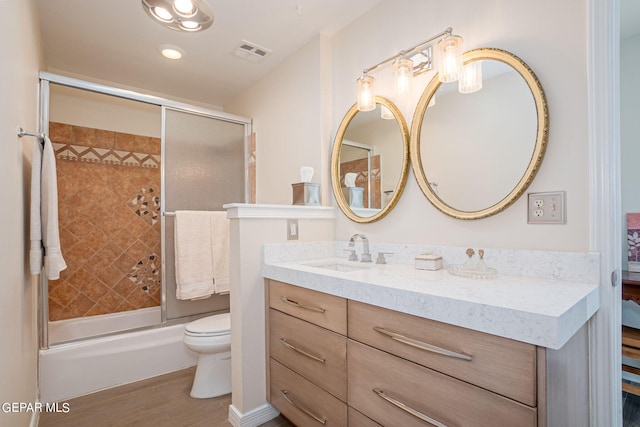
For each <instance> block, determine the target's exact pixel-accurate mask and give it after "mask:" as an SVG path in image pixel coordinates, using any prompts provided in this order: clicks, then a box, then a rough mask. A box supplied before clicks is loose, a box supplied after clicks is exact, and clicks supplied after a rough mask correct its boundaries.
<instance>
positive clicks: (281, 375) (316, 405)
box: [270, 359, 347, 427]
mask: <svg viewBox="0 0 640 427" xmlns="http://www.w3.org/2000/svg"><path fill="white" fill-rule="evenodd" d="M270 365H271V381H270V383H271V384H270V392H271V404H272V405H273V406H275V407H276V408H277V409H278V410H279V411H280V412H281V413H282V415H284V416H285V417H287V418H288V419H289V420H290V421H291V422H292V423H293V424H295V425H297V426H315V425H317V426H321V425H323V424H324V425H325V426H327V427H331V426H336V427H344V426H346V425H347V405H346V404H345V403H344V402H341V401H340V400H338V399H337V398H335V397H334V396H332V395H330V394H329V393H327V392H326V391H324V390H322V389H321V388H320V387H318V386H317V385H315V384H313V383H311V382H310V381H307V380H306V379H304V378H303V377H301V376H300V375H298V374H296V373H295V372H293V371H292V370H291V369H289V368H287V367H285V366H284V365H281V364H280V363H278V362H277V361H275V360H273V359H271V360H270ZM323 420H324V422H323Z"/></svg>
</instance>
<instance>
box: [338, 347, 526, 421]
mask: <svg viewBox="0 0 640 427" xmlns="http://www.w3.org/2000/svg"><path fill="white" fill-rule="evenodd" d="M347 348H348V350H347V351H348V360H349V385H348V387H349V401H348V404H349V406H351V407H353V408H354V409H356V410H358V411H360V412H362V413H363V414H367V415H368V416H369V417H370V418H372V419H373V420H374V421H376V422H378V423H380V424H382V425H385V426H403V427H412V426H422V427H424V426H425V425H432V424H433V425H444V426H457V427H466V426H468V427H496V426H509V427H525V426H526V427H534V426H536V418H537V411H536V409H535V408H530V407H528V406H525V405H523V404H521V403H519V402H515V401H513V400H511V399H508V398H506V397H502V396H499V395H497V394H495V393H492V392H490V391H487V390H485V389H482V388H480V387H476V386H474V385H471V384H468V383H466V382H463V381H460V380H457V379H455V378H452V377H450V376H448V375H444V374H441V373H439V372H436V371H434V370H431V369H428V368H425V367H423V366H420V365H417V364H415V363H413V362H409V361H407V360H404V359H401V358H399V357H396V356H393V355H391V354H389V353H386V352H383V351H380V350H377V349H374V348H372V347H369V346H366V345H364V344H361V343H358V342H356V341H353V340H348V343H347ZM374 390H375V391H374ZM385 397H386V399H390V400H394V401H395V402H396V403H395V404H394V403H391V402H390V401H389V400H386V399H385ZM402 405H406V406H405V408H404V409H403V408H401V406H402ZM412 410H413V411H416V412H415V414H411V413H410V411H412ZM419 417H424V418H422V419H425V421H422V420H421V419H420V418H419ZM426 417H429V418H431V419H432V420H435V421H437V422H439V423H441V424H437V423H434V422H429V421H426Z"/></svg>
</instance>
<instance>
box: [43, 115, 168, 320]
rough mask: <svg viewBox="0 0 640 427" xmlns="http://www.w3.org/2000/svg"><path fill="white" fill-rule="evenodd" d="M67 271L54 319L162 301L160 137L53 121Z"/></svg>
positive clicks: (54, 290)
mask: <svg viewBox="0 0 640 427" xmlns="http://www.w3.org/2000/svg"><path fill="white" fill-rule="evenodd" d="M49 136H50V138H51V141H52V142H53V146H54V149H55V152H56V162H57V170H58V199H59V201H58V217H59V223H60V239H61V244H62V253H63V256H64V258H65V261H66V262H67V266H68V267H67V269H66V270H64V271H62V272H61V274H60V279H59V280H56V281H49V320H52V321H53V320H62V319H69V318H75V317H84V316H93V315H98V314H108V313H115V312H120V311H128V310H135V309H139V308H144V307H153V306H158V305H160V255H161V254H160V242H161V240H160V218H159V214H160V139H159V138H152V137H146V136H139V135H131V134H125V133H119V132H112V131H107V130H101V129H92V128H86V127H80V126H73V125H68V124H62V123H50V124H49Z"/></svg>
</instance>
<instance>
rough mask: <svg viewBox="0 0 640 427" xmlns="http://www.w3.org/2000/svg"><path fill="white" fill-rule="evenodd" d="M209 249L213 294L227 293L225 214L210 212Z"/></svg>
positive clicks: (227, 224) (227, 261) (227, 269)
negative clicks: (210, 249)
mask: <svg viewBox="0 0 640 427" xmlns="http://www.w3.org/2000/svg"><path fill="white" fill-rule="evenodd" d="M210 214H211V247H212V255H213V283H214V286H215V293H216V294H220V293H227V292H229V283H230V280H229V252H230V251H229V220H228V219H227V212H226V211H220V212H211V213H210Z"/></svg>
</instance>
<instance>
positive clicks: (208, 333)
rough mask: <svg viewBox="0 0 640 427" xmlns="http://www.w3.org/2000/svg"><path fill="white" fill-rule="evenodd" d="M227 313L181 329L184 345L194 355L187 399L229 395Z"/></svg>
mask: <svg viewBox="0 0 640 427" xmlns="http://www.w3.org/2000/svg"><path fill="white" fill-rule="evenodd" d="M229 316H230V314H229V313H224V314H216V315H214V316H209V317H203V318H202V319H198V320H195V321H193V322H191V323H188V324H187V325H186V326H185V328H184V343H185V344H186V346H187V347H189V349H191V350H193V351H195V352H196V353H198V367H197V368H196V375H195V378H194V379H193V387H191V397H195V398H198V399H204V398H208V397H216V396H222V395H223V394H228V393H231V319H230V317H229Z"/></svg>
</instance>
